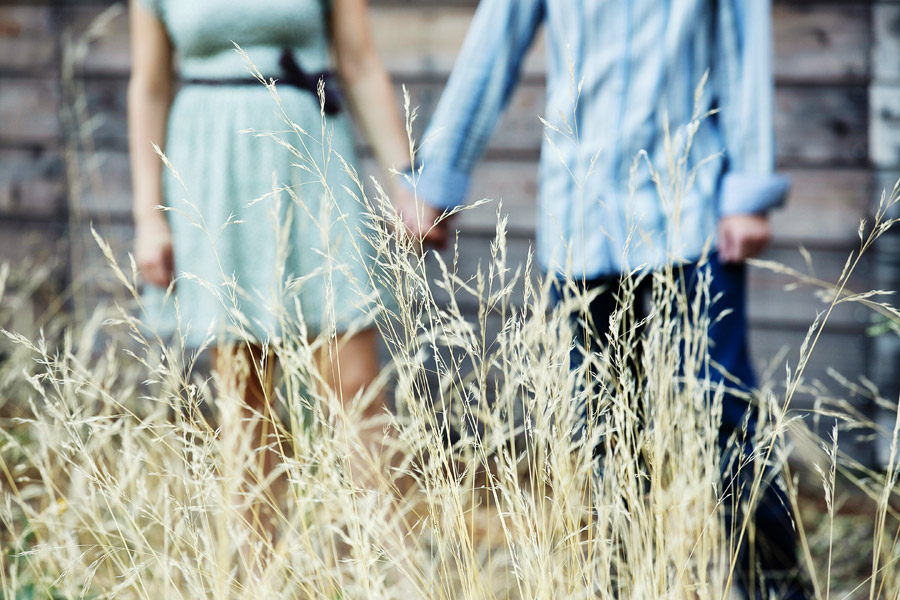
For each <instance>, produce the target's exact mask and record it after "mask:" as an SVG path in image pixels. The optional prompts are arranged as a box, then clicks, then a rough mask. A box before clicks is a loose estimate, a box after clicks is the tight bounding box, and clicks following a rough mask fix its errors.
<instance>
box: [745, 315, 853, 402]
mask: <svg viewBox="0 0 900 600" xmlns="http://www.w3.org/2000/svg"><path fill="white" fill-rule="evenodd" d="M804 337H805V332H802V331H791V330H784V329H781V328H778V329H759V328H751V329H750V352H751V355H752V357H753V362H754V364H755V365H756V371H757V373H758V374H761V375H764V374H767V373H768V374H770V378H769V381H771V382H772V383H773V384H774V390H775V392H776V394H777V396H776V397H777V398H778V401H779V402H784V398H785V389H784V388H785V367H786V366H789V367H790V368H791V371H792V372H793V373H796V371H797V365H798V361H799V354H800V347H801V345H802V344H803V338H804ZM783 352H786V355H784V358H781V359H780V360H778V361H776V360H775V358H776V357H778V356H780V355H781V353H783ZM866 357H867V340H866V338H865V336H860V335H855V334H843V333H831V332H826V333H823V334H822V336H821V337H820V338H819V341H818V343H817V344H816V346H815V348H814V349H813V352H812V355H811V356H810V359H809V364H808V365H807V366H806V369H805V370H804V374H803V379H804V381H805V382H806V383H807V384H810V383H812V382H813V381H819V382H821V383H822V384H823V385H824V386H825V387H826V389H828V390H829V391H830V392H831V393H832V394H833V397H836V398H844V399H846V400H848V401H849V402H850V403H851V405H856V406H858V407H859V408H861V409H863V410H868V399H867V398H860V397H859V396H858V395H856V394H852V393H851V392H850V391H849V390H846V389H845V388H844V387H843V386H842V385H841V384H840V383H838V382H837V381H836V380H835V379H834V378H833V377H831V376H830V375H829V370H830V369H834V371H836V372H837V373H839V374H840V375H842V376H843V377H845V378H847V379H848V380H850V381H853V382H859V381H860V377H862V376H866V375H867V372H866V371H867V362H866ZM763 379H764V380H765V377H764V378H763ZM814 403H815V398H814V397H813V396H812V395H811V394H809V393H807V392H806V390H804V389H801V390H800V391H799V392H797V393H796V394H795V396H794V398H793V399H792V400H791V408H792V409H794V410H801V411H802V410H807V411H808V410H809V409H812V408H813V406H814Z"/></svg>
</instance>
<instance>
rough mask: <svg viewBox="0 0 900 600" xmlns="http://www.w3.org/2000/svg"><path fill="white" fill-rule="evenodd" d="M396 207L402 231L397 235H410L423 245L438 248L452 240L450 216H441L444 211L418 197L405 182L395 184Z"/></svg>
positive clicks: (443, 246)
mask: <svg viewBox="0 0 900 600" xmlns="http://www.w3.org/2000/svg"><path fill="white" fill-rule="evenodd" d="M393 191H394V197H393V201H394V207H395V208H396V209H397V213H398V214H399V216H400V223H401V226H402V230H401V231H397V235H408V236H410V237H411V238H412V239H413V240H417V241H419V242H420V243H421V244H422V245H425V246H433V247H435V248H437V249H438V250H443V249H444V248H446V247H447V243H448V242H449V240H450V231H449V227H448V221H449V219H448V218H446V217H445V218H441V217H442V215H443V211H442V210H440V209H439V208H435V207H434V206H431V205H430V204H428V203H427V202H424V201H423V200H422V199H421V198H418V197H416V194H415V192H414V191H413V190H412V189H411V188H410V187H409V186H408V185H406V184H405V182H398V183H396V184H395V185H394V190H393Z"/></svg>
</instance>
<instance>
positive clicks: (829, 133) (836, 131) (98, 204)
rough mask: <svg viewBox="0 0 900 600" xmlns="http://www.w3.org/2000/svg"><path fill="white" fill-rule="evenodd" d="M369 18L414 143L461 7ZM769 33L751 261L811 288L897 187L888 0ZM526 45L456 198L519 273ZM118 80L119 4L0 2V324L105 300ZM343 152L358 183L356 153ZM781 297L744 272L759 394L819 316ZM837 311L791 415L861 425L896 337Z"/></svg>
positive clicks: (892, 10) (891, 5) (883, 280)
mask: <svg viewBox="0 0 900 600" xmlns="http://www.w3.org/2000/svg"><path fill="white" fill-rule="evenodd" d="M185 1H188V0H185ZM748 1H753V0H748ZM371 5H372V17H373V28H374V31H375V35H376V39H377V43H378V46H379V49H380V51H381V53H382V57H383V59H384V61H385V63H386V64H387V66H388V68H389V70H390V71H391V73H392V75H393V78H394V81H395V83H396V84H397V85H398V94H399V85H400V84H406V85H407V86H408V88H409V90H410V93H411V96H412V101H413V104H414V105H418V106H419V107H420V111H419V120H418V121H417V123H416V131H417V132H418V133H419V134H421V131H422V129H423V127H424V125H425V124H426V123H427V120H428V117H429V115H430V113H431V111H432V110H433V108H434V105H435V102H436V101H437V98H438V96H439V93H440V90H441V89H442V86H443V84H444V82H445V81H446V77H447V75H448V73H449V70H450V68H451V67H452V64H453V60H454V57H455V55H456V52H457V49H458V48H459V46H460V44H461V42H462V38H463V36H464V34H465V31H466V27H467V25H468V22H469V20H470V18H471V15H472V13H473V11H474V8H475V6H476V5H477V1H476V0H444V1H442V2H437V1H436V0H371ZM773 19H774V31H775V78H776V83H777V94H776V128H777V140H778V166H779V169H780V170H781V171H782V172H784V173H786V174H788V175H789V176H791V178H792V179H793V182H794V188H793V193H792V195H791V197H790V200H789V202H788V205H787V206H786V207H785V208H784V209H782V210H779V211H778V212H776V213H774V214H773V215H772V223H773V226H774V231H775V239H774V241H773V243H772V245H771V246H770V248H769V250H768V251H767V253H766V255H765V256H764V258H767V259H771V260H774V261H778V262H780V263H783V264H785V265H788V266H790V267H793V268H795V269H797V270H799V271H802V272H804V273H810V266H809V265H808V264H807V261H806V259H805V258H804V252H802V251H801V250H800V249H799V248H800V247H801V246H802V247H803V248H805V250H806V251H808V256H809V257H811V264H812V267H813V269H814V271H813V274H814V275H815V276H816V277H817V278H819V279H822V280H825V281H828V282H834V281H836V280H837V279H838V277H839V275H840V273H841V270H842V268H843V266H844V264H845V262H846V260H847V257H848V255H849V254H850V253H851V252H852V251H854V250H856V249H857V248H858V247H859V238H858V230H859V222H860V220H861V219H865V218H867V217H868V216H869V215H870V214H872V213H873V211H874V210H875V208H876V207H877V205H878V201H879V200H880V198H881V194H882V190H883V189H884V188H887V189H888V193H890V190H891V189H892V188H893V186H894V183H895V182H896V181H897V180H898V178H900V1H897V0H893V1H866V0H855V1H833V0H802V1H801V0H795V1H791V2H788V1H782V0H775V8H774V15H773ZM541 46H542V45H541V44H540V42H539V43H538V44H537V45H536V47H535V49H534V50H533V51H532V53H531V56H530V59H529V61H528V63H527V66H526V68H525V75H524V78H523V80H522V82H521V85H520V86H519V89H518V91H517V93H516V95H515V97H514V98H513V100H512V103H511V106H510V109H509V110H508V112H507V114H506V116H505V117H504V120H503V122H502V123H501V124H500V126H499V127H498V129H497V132H496V134H495V135H494V137H493V139H492V142H491V145H490V147H489V149H488V152H487V156H486V159H485V160H484V161H483V162H482V163H481V165H480V167H479V169H478V171H477V173H476V177H475V183H474V187H473V198H482V197H486V198H493V199H502V200H503V208H504V212H506V213H507V214H508V215H509V230H510V237H509V244H510V245H509V251H510V258H511V261H512V262H513V263H516V262H519V261H523V260H524V258H525V256H526V253H527V252H528V249H529V247H530V245H531V243H532V239H533V229H534V223H535V193H536V176H537V168H536V165H537V158H538V147H539V143H540V139H541V136H542V128H541V126H540V123H539V121H538V115H539V114H541V112H542V110H543V102H544V80H543V71H544V63H543V49H542V47H541ZM128 73H129V50H128V20H127V4H125V3H123V2H118V3H113V2H110V1H108V0H68V1H66V0H55V1H53V0H0V262H10V263H11V264H12V266H13V271H14V272H17V273H20V274H21V273H24V274H25V275H19V276H14V277H12V278H11V280H10V290H9V292H11V293H12V294H13V296H15V295H16V294H18V295H19V297H20V298H22V299H25V300H27V302H24V303H23V304H22V305H21V306H24V307H25V308H23V309H21V310H17V311H16V314H15V315H13V321H14V326H17V327H22V328H26V329H27V328H31V329H33V328H34V326H35V324H40V323H41V322H42V320H43V319H45V318H46V316H47V315H48V314H53V313H54V312H56V311H59V310H64V311H67V312H70V313H71V314H73V315H74V316H76V317H79V318H84V317H86V316H88V315H89V314H90V313H91V311H92V308H93V307H94V306H96V305H97V304H98V303H102V302H110V301H113V300H114V299H115V296H116V294H117V293H120V292H117V287H116V285H115V284H114V282H113V278H112V277H111V275H110V273H109V269H108V267H107V266H106V261H105V259H104V258H103V257H102V254H101V253H100V252H99V249H98V247H97V245H96V243H95V242H94V241H93V239H92V237H91V234H90V225H91V224H92V225H93V227H94V228H95V229H96V230H97V231H98V232H99V233H100V234H101V235H102V236H103V237H105V238H106V239H107V240H109V241H110V242H111V243H112V245H113V248H114V250H115V251H116V252H117V254H118V255H119V256H120V257H124V256H125V253H127V251H128V250H129V249H130V246H131V238H132V221H131V213H130V210H131V206H130V204H131V192H130V189H131V188H130V181H129V168H128V156H127V152H126V141H127V128H126V118H125V103H126V98H125V90H126V85H127V79H128ZM361 151H362V155H363V156H364V157H367V158H366V161H365V162H366V163H367V168H368V170H369V171H370V172H374V160H372V159H371V152H369V151H368V150H367V149H366V148H365V147H364V146H363V147H361ZM495 212H496V205H495V204H492V205H489V206H484V207H481V208H479V209H477V210H472V211H466V212H464V213H463V215H462V217H461V218H460V219H459V220H458V221H457V223H458V225H459V227H460V228H461V230H462V234H461V235H462V237H463V238H464V239H465V241H466V243H464V244H461V246H460V254H461V256H460V258H461V263H462V264H463V265H464V266H465V268H466V269H468V270H474V268H475V265H476V264H477V262H478V260H479V259H481V260H484V259H485V257H487V256H488V255H489V250H488V246H489V242H490V239H491V237H492V235H493V233H494V225H495V222H496V219H495V216H494V215H495ZM791 283H793V280H791V279H790V278H788V277H786V276H784V275H780V274H776V273H772V272H769V271H766V270H762V269H753V270H752V271H751V285H750V324H751V331H752V343H753V351H754V358H755V360H756V362H757V364H758V366H759V368H760V369H761V370H762V371H763V372H767V371H766V370H767V369H768V372H769V373H770V377H771V379H772V380H773V381H775V382H776V385H777V382H778V381H779V380H782V379H784V364H785V360H786V359H787V360H791V364H796V357H797V355H798V349H799V347H800V344H801V342H802V340H803V338H804V336H805V335H806V332H807V330H808V328H809V326H810V324H811V323H812V322H813V320H814V318H815V316H816V313H817V312H818V311H821V310H822V309H823V308H825V305H824V304H823V303H822V301H821V300H820V299H818V298H817V297H816V295H815V291H816V290H815V289H814V288H812V287H800V288H798V289H786V286H789V284H791ZM851 287H852V289H854V290H856V291H865V290H870V289H876V288H878V289H885V290H897V289H898V288H900V230H897V231H893V232H890V233H889V234H887V235H886V236H884V237H883V238H882V239H881V240H879V243H878V246H877V248H875V250H874V251H873V252H872V253H870V254H869V255H868V256H867V258H866V259H865V261H864V264H863V267H862V269H861V270H860V271H859V272H858V274H857V276H856V277H855V278H854V279H853V280H852V282H851ZM7 302H8V300H7ZM839 309H840V310H837V311H836V312H835V313H834V315H833V316H832V318H831V320H830V322H829V323H828V325H827V327H826V328H825V330H824V333H823V335H822V338H821V340H820V342H819V345H818V346H817V348H816V351H815V354H814V355H813V359H812V363H811V364H810V365H809V367H808V370H807V377H806V380H807V382H808V383H809V384H810V386H812V387H819V388H820V389H819V390H818V391H817V392H816V393H809V392H807V393H806V394H804V395H803V397H802V398H801V399H800V400H801V402H800V404H797V406H799V407H806V408H811V407H812V403H813V398H814V397H816V396H818V397H820V398H821V397H823V395H826V396H827V395H828V394H832V395H833V396H834V397H836V398H845V399H847V400H849V401H850V402H852V403H853V404H854V406H855V407H856V408H857V409H859V410H860V411H862V412H864V413H866V414H867V415H869V416H875V417H877V415H878V410H877V408H876V404H875V402H874V399H873V397H872V394H871V393H869V392H866V391H865V385H864V384H865V382H866V381H867V380H872V381H874V382H875V384H876V385H877V388H878V389H879V390H880V392H881V395H882V396H883V397H885V398H887V399H889V400H891V401H893V402H896V401H897V398H898V394H900V336H898V335H897V334H896V333H894V334H891V333H886V332H884V329H885V328H884V327H882V326H881V324H879V323H878V322H877V321H875V320H873V318H872V315H871V314H870V313H869V312H868V311H866V310H865V309H863V308H862V307H861V306H859V305H856V304H847V305H843V306H840V307H839ZM0 359H2V358H0ZM804 403H805V404H804ZM885 418H886V417H885ZM891 425H892V422H891ZM849 441H850V440H848V439H847V438H843V442H849ZM885 451H886V447H885V446H884V444H883V443H882V444H879V443H878V442H877V441H875V442H873V441H872V440H871V439H859V440H857V442H856V445H855V446H854V454H856V456H857V457H858V458H859V459H861V460H863V461H864V462H866V463H868V464H878V462H879V461H883V460H884V458H885Z"/></svg>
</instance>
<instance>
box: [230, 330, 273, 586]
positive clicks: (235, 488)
mask: <svg viewBox="0 0 900 600" xmlns="http://www.w3.org/2000/svg"><path fill="white" fill-rule="evenodd" d="M213 360H214V363H215V368H216V373H217V377H218V383H219V395H220V397H221V400H222V401H221V402H220V406H221V423H220V426H221V428H222V442H223V445H224V461H223V468H224V469H225V472H224V473H223V477H224V479H225V481H226V482H230V483H231V485H232V488H231V496H232V497H233V499H234V500H233V501H234V502H235V504H236V505H237V506H240V507H241V509H240V512H239V515H240V518H241V519H242V520H243V521H245V522H246V524H247V525H248V531H247V532H246V534H247V537H248V542H250V543H243V544H240V546H241V548H240V550H241V553H242V555H243V556H242V557H241V558H242V560H245V561H251V564H249V565H245V566H249V567H250V568H252V569H253V570H257V568H260V567H261V565H257V564H252V562H255V561H253V559H252V557H251V556H250V555H249V552H248V550H249V546H250V545H253V544H256V543H257V542H258V543H262V544H263V545H264V546H267V545H271V543H272V542H273V539H274V536H275V531H276V525H277V522H276V519H277V515H278V514H279V512H280V504H281V503H282V500H283V498H282V496H283V492H284V488H285V482H284V477H283V476H280V475H279V474H277V473H276V468H277V466H278V464H279V463H280V462H281V460H282V454H283V452H284V449H283V447H282V445H281V444H280V443H279V441H280V440H281V438H280V437H279V436H278V427H277V419H276V417H275V415H274V413H273V411H272V399H273V396H274V373H275V366H276V365H275V358H274V355H272V353H264V352H263V350H262V348H261V347H259V346H257V345H253V344H234V345H228V346H223V347H221V348H219V349H218V351H216V352H215V354H214V355H213Z"/></svg>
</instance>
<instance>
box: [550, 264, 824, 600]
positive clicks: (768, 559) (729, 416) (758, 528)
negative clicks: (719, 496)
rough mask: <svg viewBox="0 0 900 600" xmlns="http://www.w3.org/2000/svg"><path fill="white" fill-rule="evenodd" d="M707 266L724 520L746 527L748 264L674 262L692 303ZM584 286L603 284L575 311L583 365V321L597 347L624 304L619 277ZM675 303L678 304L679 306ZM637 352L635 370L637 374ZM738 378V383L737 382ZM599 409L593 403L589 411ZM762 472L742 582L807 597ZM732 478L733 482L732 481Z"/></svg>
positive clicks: (778, 501)
mask: <svg viewBox="0 0 900 600" xmlns="http://www.w3.org/2000/svg"><path fill="white" fill-rule="evenodd" d="M701 272H706V273H709V275H710V280H709V281H710V289H709V293H708V298H712V299H714V301H713V302H712V304H711V306H709V307H707V308H708V310H709V322H710V323H711V326H710V327H709V332H708V335H709V352H708V353H709V358H710V359H711V360H710V364H711V365H712V364H715V363H718V364H719V365H721V367H722V369H724V372H726V373H728V374H729V375H730V378H728V379H725V374H724V373H723V371H720V370H719V369H717V368H714V367H712V366H711V367H710V369H709V374H708V377H709V380H710V382H711V383H712V384H713V385H715V384H718V383H719V382H720V381H723V380H725V386H726V389H730V390H732V393H728V392H726V394H725V397H724V398H723V401H722V421H721V424H720V426H719V440H718V441H719V448H720V451H721V453H722V465H723V473H722V476H723V481H724V482H725V486H726V487H725V489H726V490H728V489H731V490H734V491H733V492H732V496H733V498H732V499H731V500H728V501H726V506H735V505H736V506H737V508H736V509H735V510H727V511H726V523H725V525H726V527H727V528H728V530H729V531H732V530H736V532H735V535H737V533H738V532H739V530H740V527H741V525H742V523H743V514H742V512H741V510H740V508H739V507H740V505H741V504H742V503H743V504H746V503H747V501H748V500H749V496H750V490H751V488H752V484H753V479H754V473H753V467H752V464H751V465H750V466H747V465H746V464H745V465H744V467H743V468H742V469H738V468H737V466H738V464H739V463H741V462H745V463H746V462H747V461H741V460H740V459H741V458H747V457H749V456H750V455H751V453H752V451H753V440H754V438H755V433H756V415H757V413H756V411H757V408H756V406H755V405H753V404H752V403H748V402H747V401H746V400H745V399H744V398H742V397H740V395H738V394H735V393H733V392H738V391H739V390H740V391H750V390H752V389H753V388H754V387H755V386H756V378H755V376H754V373H753V367H752V365H751V362H750V352H749V344H748V337H747V315H746V300H745V286H746V284H745V269H744V266H743V265H732V264H728V265H726V264H722V263H721V262H719V260H718V256H717V255H716V254H715V253H713V254H712V255H711V256H710V258H709V261H708V262H707V263H705V264H703V265H698V264H689V265H684V266H682V267H679V268H676V269H675V273H674V274H675V276H676V278H677V279H678V280H679V282H680V283H683V284H684V285H683V289H684V290H685V292H686V296H687V298H686V300H687V304H686V305H687V306H692V305H693V302H694V299H695V296H696V293H697V281H698V277H699V275H700V273H701ZM585 286H586V289H587V290H588V291H592V290H598V289H599V290H602V291H601V292H600V293H599V295H598V296H596V297H595V298H594V299H593V300H592V301H591V303H590V306H589V308H588V311H589V313H590V314H589V315H580V316H579V315H578V314H575V315H573V316H572V318H573V319H576V320H577V322H576V323H575V325H576V327H575V329H576V332H579V333H576V337H577V338H579V340H577V342H576V347H575V348H574V350H573V352H572V363H573V366H574V365H578V364H580V363H581V361H582V360H583V356H584V351H585V350H584V349H583V348H582V347H581V346H582V340H583V339H584V337H585V336H583V335H581V333H580V332H581V331H583V330H582V328H581V326H580V325H579V324H578V323H579V322H582V323H583V322H587V323H590V324H591V325H590V326H591V329H590V331H589V332H588V335H587V336H586V337H587V339H588V340H589V343H590V350H591V351H592V352H597V351H599V350H600V344H602V343H603V342H604V340H605V339H606V333H607V331H608V327H609V318H610V316H611V315H612V314H613V312H614V311H615V310H616V309H617V308H618V300H617V298H616V297H617V296H618V295H619V294H618V292H619V290H620V278H619V277H618V276H613V277H601V278H597V279H592V280H590V281H587V282H585ZM651 286H652V283H651V279H650V278H649V277H647V278H644V279H643V280H642V281H641V282H640V283H638V285H637V289H636V290H635V292H636V293H635V307H634V312H635V314H634V320H633V322H634V323H638V322H640V321H641V320H642V319H643V318H644V317H645V316H646V315H645V314H643V311H642V310H641V309H642V303H641V302H640V301H639V300H648V301H649V298H650V294H651ZM554 292H555V300H556V301H559V300H560V299H561V298H560V291H559V289H554ZM675 310H676V307H673V311H675ZM637 362H638V358H636V359H635V365H633V366H632V367H633V370H634V372H635V374H636V375H637V376H638V377H639V376H640V374H639V373H638V371H637V367H636V364H637ZM734 380H737V381H738V382H740V383H736V382H735V381H734ZM587 412H593V411H587ZM761 476H762V477H763V478H764V479H763V481H765V482H767V483H765V484H764V485H763V486H762V488H761V490H760V497H759V501H758V503H757V506H756V510H755V512H754V514H753V519H752V524H753V526H754V528H755V547H754V548H751V547H750V545H749V542H748V537H749V535H750V532H749V530H748V532H747V533H745V535H744V541H743V543H742V545H741V546H742V547H741V549H740V551H739V559H738V573H736V577H737V579H738V587H739V589H742V591H743V592H744V595H745V596H747V597H749V596H750V590H751V589H752V590H754V593H753V596H756V597H757V598H768V597H769V596H768V591H764V590H769V591H774V592H775V594H776V597H778V598H788V599H791V600H794V599H802V598H807V597H808V592H807V588H806V584H805V583H804V582H803V575H802V572H801V571H802V570H801V569H800V565H799V562H798V560H797V549H796V536H795V532H794V528H793V515H792V511H791V509H790V503H789V502H788V499H787V497H786V495H785V493H784V491H783V490H782V488H781V486H780V485H778V484H777V481H776V480H777V473H775V472H774V471H773V469H772V468H771V467H768V466H767V467H764V468H762V474H761ZM729 486H730V488H729ZM726 493H727V491H726Z"/></svg>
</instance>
